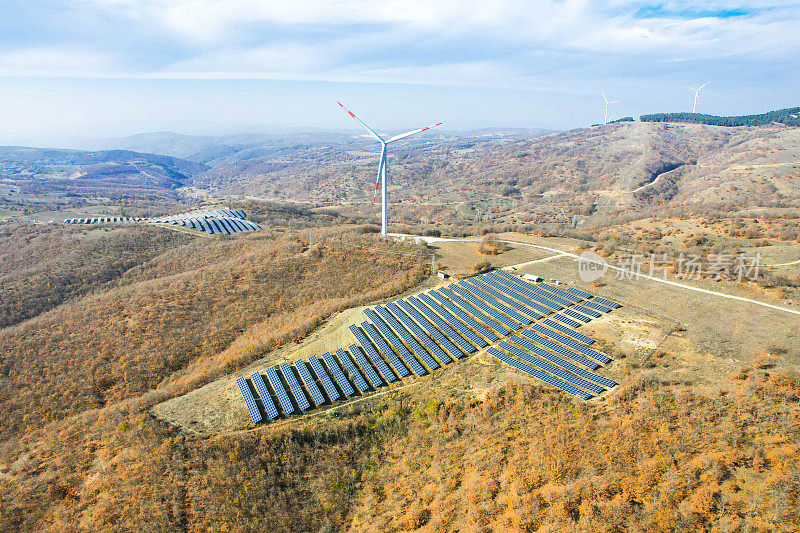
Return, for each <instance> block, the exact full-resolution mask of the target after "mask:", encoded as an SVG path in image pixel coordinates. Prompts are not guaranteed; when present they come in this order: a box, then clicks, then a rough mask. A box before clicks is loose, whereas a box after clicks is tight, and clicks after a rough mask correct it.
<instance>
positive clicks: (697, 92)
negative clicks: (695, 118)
mask: <svg viewBox="0 0 800 533" xmlns="http://www.w3.org/2000/svg"><path fill="white" fill-rule="evenodd" d="M709 83H711V82H710V81H707V82H705V83H704V84H703V85H701V86H700V87H689V86H688V85H687V86H686V88H687V89H691V90H693V91H694V104H693V105H692V113H694V112H695V109H697V101H698V100H699V99H700V89H702V88H703V87H705V86H706V85H708V84H709Z"/></svg>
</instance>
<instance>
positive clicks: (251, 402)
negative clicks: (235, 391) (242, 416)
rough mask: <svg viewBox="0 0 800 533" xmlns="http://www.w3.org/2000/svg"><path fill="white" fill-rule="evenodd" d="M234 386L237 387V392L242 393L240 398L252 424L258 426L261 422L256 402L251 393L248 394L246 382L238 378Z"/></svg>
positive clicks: (248, 389) (248, 388)
mask: <svg viewBox="0 0 800 533" xmlns="http://www.w3.org/2000/svg"><path fill="white" fill-rule="evenodd" d="M236 384H237V385H239V392H241V393H242V398H244V403H245V405H247V410H248V411H249V412H250V418H251V419H252V420H253V424H258V423H259V422H261V412H260V411H259V410H258V406H257V405H256V400H255V398H253V393H252V392H250V387H248V386H247V381H245V379H244V378H242V377H240V378H238V379H237V380H236Z"/></svg>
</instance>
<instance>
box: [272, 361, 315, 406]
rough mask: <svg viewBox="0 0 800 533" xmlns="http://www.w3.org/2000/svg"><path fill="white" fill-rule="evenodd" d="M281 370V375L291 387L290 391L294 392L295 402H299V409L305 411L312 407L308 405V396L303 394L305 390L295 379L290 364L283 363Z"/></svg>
mask: <svg viewBox="0 0 800 533" xmlns="http://www.w3.org/2000/svg"><path fill="white" fill-rule="evenodd" d="M280 369H281V374H283V379H284V380H285V381H286V384H287V385H289V390H290V391H291V392H292V396H294V400H295V402H297V407H299V408H300V410H301V411H305V410H306V409H308V408H309V407H311V404H310V403H308V399H307V398H306V394H305V393H304V392H303V388H302V387H301V386H300V384H299V383H298V382H297V379H295V377H294V372H292V367H291V365H290V364H289V363H283V364H281V365H280Z"/></svg>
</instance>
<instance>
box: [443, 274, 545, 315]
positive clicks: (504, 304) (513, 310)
mask: <svg viewBox="0 0 800 533" xmlns="http://www.w3.org/2000/svg"><path fill="white" fill-rule="evenodd" d="M459 286H460V287H463V288H464V289H466V290H468V291H469V292H471V293H472V294H474V295H475V296H476V297H477V298H480V299H481V300H483V301H484V302H486V303H488V304H489V305H491V306H492V307H494V308H495V309H497V310H498V311H501V312H502V313H505V314H506V315H508V316H510V317H511V318H513V319H514V320H516V321H517V322H521V323H523V324H525V325H528V324H530V323H531V322H533V320H531V318H530V317H529V316H528V315H527V313H529V312H531V311H530V310H529V309H527V308H526V307H525V306H524V305H522V304H521V303H519V302H517V301H516V300H514V299H512V298H509V297H508V296H506V295H505V294H503V293H502V292H500V291H498V290H497V289H495V288H494V287H491V286H489V285H487V284H486V283H484V282H483V281H482V280H480V279H478V278H473V279H471V280H469V281H468V282H464V283H463V284H461V283H460V284H459ZM533 316H534V317H535V318H537V319H538V318H539V313H536V314H535V315H533Z"/></svg>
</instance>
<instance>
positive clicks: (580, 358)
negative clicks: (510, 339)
mask: <svg viewBox="0 0 800 533" xmlns="http://www.w3.org/2000/svg"><path fill="white" fill-rule="evenodd" d="M539 333H541V335H540V334H539ZM539 333H536V332H533V331H523V332H522V334H523V335H524V336H525V337H527V338H528V339H529V340H532V341H533V342H535V343H537V344H540V345H542V346H544V347H546V348H549V349H551V350H553V351H554V352H556V353H558V354H561V355H563V356H564V357H568V358H570V359H572V360H573V361H575V362H577V363H580V364H582V365H583V366H585V367H586V368H588V369H590V370H596V369H597V368H598V367H599V366H600V365H599V364H598V363H597V362H596V361H593V360H592V359H589V358H588V357H584V355H583V354H581V353H578V351H577V350H573V349H571V348H567V347H566V346H561V345H560V344H557V343H556V342H555V341H554V340H553V338H552V337H548V336H547V335H546V333H545V332H543V331H542V332H539ZM543 335H544V336H543Z"/></svg>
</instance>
